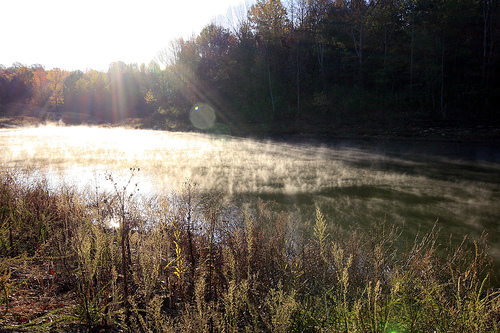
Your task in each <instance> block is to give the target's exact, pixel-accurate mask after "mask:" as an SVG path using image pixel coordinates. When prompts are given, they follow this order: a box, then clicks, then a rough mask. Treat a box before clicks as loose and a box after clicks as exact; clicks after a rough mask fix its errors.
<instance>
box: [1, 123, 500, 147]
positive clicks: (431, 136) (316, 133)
mask: <svg viewBox="0 0 500 333" xmlns="http://www.w3.org/2000/svg"><path fill="white" fill-rule="evenodd" d="M50 124H52V125H61V124H62V125H61V126H78V125H73V124H64V123H61V122H52V121H46V120H43V119H40V118H37V117H29V116H14V117H0V129H2V128H4V129H10V128H20V127H38V126H44V125H50ZM81 125H85V124H81ZM98 126H103V127H108V126H109V127H124V128H131V129H148V130H152V129H153V128H150V127H147V126H130V125H129V124H127V121H125V122H122V123H118V124H102V125H98ZM181 132H183V131H182V130H181ZM233 135H234V134H233ZM235 136H241V137H253V136H254V135H235ZM257 137H260V138H266V139H272V140H278V141H295V142H304V141H311V140H312V141H318V142H331V141H342V140H355V141H371V140H376V141H405V142H443V143H464V144H480V145H490V146H498V147H500V127H499V126H480V125H477V126H474V125H470V126H465V125H457V126H451V125H440V124H437V123H432V124H426V125H405V126H392V125H391V124H380V123H373V124H364V125H337V126H333V127H331V128H330V129H329V130H326V129H325V130H323V129H316V130H314V129H311V128H304V129H303V130H299V129H295V130H294V131H287V132H279V131H272V132H271V133H258V134H257Z"/></svg>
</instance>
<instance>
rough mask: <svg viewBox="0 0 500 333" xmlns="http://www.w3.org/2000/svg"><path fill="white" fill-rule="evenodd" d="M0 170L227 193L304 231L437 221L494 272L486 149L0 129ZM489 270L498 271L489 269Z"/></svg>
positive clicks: (497, 210)
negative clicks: (470, 241) (477, 241)
mask: <svg viewBox="0 0 500 333" xmlns="http://www.w3.org/2000/svg"><path fill="white" fill-rule="evenodd" d="M0 150H1V151H2V154H1V157H0V165H1V166H3V167H21V168H32V167H33V168H35V169H37V170H38V169H39V170H41V172H43V173H45V174H46V175H47V176H48V179H49V180H50V182H52V185H53V186H54V187H57V184H58V183H59V182H60V181H64V182H66V183H70V184H74V186H78V187H79V188H81V189H82V190H84V189H85V188H86V186H89V185H90V186H92V184H99V186H102V187H103V188H106V186H111V184H108V185H106V184H107V183H109V182H107V181H106V180H105V174H106V173H107V172H111V173H113V174H114V175H116V177H117V178H120V177H121V179H124V180H125V179H127V177H128V173H129V172H130V171H129V170H130V168H131V167H138V168H140V171H139V172H137V174H136V175H135V176H134V178H135V180H134V181H135V182H137V183H138V187H139V188H140V191H141V193H149V194H156V193H163V192H165V191H172V190H179V189H180V188H181V187H182V186H183V184H184V183H186V182H187V181H189V182H190V183H193V184H197V187H198V188H199V189H200V190H219V191H223V192H224V193H226V194H227V195H228V196H229V197H230V198H231V199H232V200H233V201H234V202H235V203H236V204H237V205H238V206H239V207H242V208H247V209H249V210H251V209H252V207H253V205H254V204H255V202H257V201H258V200H259V199H260V200H265V201H268V200H270V201H273V202H274V203H275V204H274V206H273V207H275V208H274V209H277V210H284V211H287V212H290V213H292V216H293V220H294V221H295V223H314V218H315V215H314V211H315V207H316V206H317V207H319V208H320V210H321V211H322V213H323V214H324V215H325V217H326V219H327V221H328V223H337V224H339V225H341V226H342V227H343V228H344V229H346V230H348V229H349V228H351V227H352V226H354V225H360V226H362V227H363V226H366V225H370V224H372V223H374V222H382V221H384V220H385V221H387V222H388V223H391V224H392V223H395V224H398V225H403V224H404V228H405V233H406V235H407V236H406V237H407V239H411V238H412V237H414V235H416V234H417V232H419V231H420V232H425V231H427V230H429V229H431V228H432V227H433V226H434V224H435V223H436V220H437V221H438V222H437V226H438V227H440V228H442V235H443V239H446V238H447V237H448V235H449V234H452V235H453V237H454V239H456V240H457V241H460V240H461V238H462V237H463V235H465V234H468V235H470V236H471V237H472V238H474V237H479V236H480V235H481V233H482V232H484V231H485V232H487V233H488V234H489V239H490V244H491V251H490V253H491V255H492V256H493V257H494V259H495V262H496V263H497V264H498V263H500V237H499V236H500V228H499V222H500V205H499V202H500V201H499V199H500V150H499V149H498V147H492V146H488V145H473V144H463V143H462V144H457V143H429V142H420V143H415V142H413V143H412V142H404V141H398V142H394V141H332V142H317V141H312V140H311V141H309V142H307V143H304V142H278V141H272V140H256V139H245V138H234V137H228V136H212V135H206V134H201V133H171V132H161V131H147V130H131V129H116V128H112V129H109V128H90V127H56V126H54V127H51V126H47V127H37V128H16V129H0ZM499 267H500V266H499Z"/></svg>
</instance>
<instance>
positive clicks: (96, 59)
mask: <svg viewBox="0 0 500 333" xmlns="http://www.w3.org/2000/svg"><path fill="white" fill-rule="evenodd" d="M244 2H245V1H244V0H141V1H123V0H84V1H69V0H43V1H42V0H6V1H2V3H1V4H0V13H1V15H0V16H1V19H0V32H1V34H2V40H1V41H0V65H4V66H6V67H10V66H11V65H12V64H13V63H14V62H20V63H21V64H23V65H27V66H30V65H32V64H41V65H43V66H44V67H45V69H46V70H49V69H52V68H54V67H59V68H61V69H65V70H75V69H80V70H82V71H85V70H86V69H95V70H100V71H107V69H108V67H109V64H110V63H112V62H114V61H123V62H125V63H127V64H129V63H137V64H139V65H140V64H141V63H145V64H146V65H147V64H149V62H150V61H151V60H154V59H155V58H156V57H157V55H158V52H159V51H161V50H164V49H165V48H168V47H169V45H170V41H171V40H173V39H176V38H179V37H183V38H187V37H190V36H192V35H193V34H194V35H197V34H198V33H199V32H200V31H201V29H203V27H205V26H206V25H207V24H209V23H211V22H212V21H214V19H215V18H217V17H220V16H221V15H222V16H223V17H226V16H227V13H228V12H230V11H228V10H229V9H230V8H232V7H240V8H241V4H243V3H244ZM239 11H241V9H240V10H238V12H239ZM237 14H238V16H240V15H241V14H240V13H237Z"/></svg>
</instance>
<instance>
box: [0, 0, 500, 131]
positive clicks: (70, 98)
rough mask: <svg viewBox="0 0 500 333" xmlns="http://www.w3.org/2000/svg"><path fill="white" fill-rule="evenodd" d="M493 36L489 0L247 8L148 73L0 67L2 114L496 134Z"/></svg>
mask: <svg viewBox="0 0 500 333" xmlns="http://www.w3.org/2000/svg"><path fill="white" fill-rule="evenodd" d="M499 41H500V22H499V2H498V1H495V0H446V1H445V0H289V1H288V2H286V3H284V2H281V1H280V0H258V1H257V2H256V3H255V4H253V5H252V6H251V7H250V8H249V10H248V12H247V13H246V16H245V17H244V18H241V19H240V20H239V21H238V22H237V23H234V24H232V25H231V26H230V27H229V26H228V25H227V24H226V26H224V25H221V24H216V23H212V24H209V25H207V26H206V27H205V28H204V29H202V31H200V32H199V34H198V35H193V36H192V37H191V38H187V39H183V38H179V39H177V40H175V41H173V42H172V43H171V45H170V48H168V51H165V52H163V53H162V54H161V56H158V57H157V60H156V61H152V62H151V63H149V64H140V65H138V64H125V63H123V62H119V61H118V62H114V63H112V64H110V66H109V70H108V71H107V72H100V71H95V70H87V71H85V72H83V71H80V70H76V71H71V72H68V71H65V70H62V69H58V68H54V69H51V70H46V69H44V67H43V66H42V65H39V64H36V65H31V66H26V65H22V64H20V63H15V64H13V65H12V66H11V67H5V66H0V115H3V116H12V115H19V114H23V115H31V116H37V117H42V118H47V119H49V120H59V119H62V121H63V122H64V123H67V124H77V123H86V124H102V123H121V122H124V121H125V120H126V119H135V122H137V123H140V124H141V126H144V127H147V128H157V129H167V130H190V129H194V127H193V125H192V124H191V123H190V121H189V112H190V110H191V109H192V108H193V106H194V105H196V104H197V103H204V105H205V104H206V105H209V106H210V107H211V108H212V109H213V110H215V113H216V119H217V120H216V123H215V124H214V126H212V128H211V129H208V130H212V131H221V132H223V133H232V134H252V133H254V132H257V131H259V132H263V133H266V134H278V135H279V134H294V133H299V132H312V133H324V134H328V133H333V130H334V128H335V127H336V126H338V125H343V124H347V125H349V124H360V125H361V126H370V127H373V126H374V125H375V124H379V125H380V124H394V125H397V126H405V125H407V124H418V123H430V124H434V123H439V124H446V125H449V126H455V125H457V124H468V125H474V126H477V125H481V126H484V125H487V126H489V125H497V124H498V123H499V122H500V115H499V113H498V112H497V110H498V108H497V105H498V104H499V102H500V100H499V99H500V76H499V58H500V52H499V51H500V50H499ZM375 126H376V125H375Z"/></svg>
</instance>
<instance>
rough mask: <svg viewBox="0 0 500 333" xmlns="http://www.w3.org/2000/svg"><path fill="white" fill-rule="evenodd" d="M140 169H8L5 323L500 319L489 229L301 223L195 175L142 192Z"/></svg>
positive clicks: (286, 326)
mask: <svg viewBox="0 0 500 333" xmlns="http://www.w3.org/2000/svg"><path fill="white" fill-rule="evenodd" d="M137 172H139V171H138V170H137V169H131V174H130V178H128V179H126V180H125V181H124V182H123V184H122V183H120V181H118V180H114V179H113V176H112V175H109V176H108V180H107V181H109V182H111V184H112V186H111V187H109V188H112V190H110V191H109V192H104V191H101V190H100V188H99V187H96V188H94V189H89V190H87V191H84V192H78V191H77V190H76V189H75V188H73V187H71V186H61V187H60V188H58V189H56V190H54V189H50V188H49V186H48V185H47V184H48V182H47V181H45V180H44V179H43V177H42V176H40V177H39V178H38V180H35V181H34V182H32V183H29V184H26V182H25V181H24V180H25V179H27V174H26V171H21V170H2V171H1V173H0V325H1V326H0V327H1V328H3V329H5V330H6V331H20V330H24V331H40V330H41V331H112V332H113V331H116V332H117V331H131V332H181V331H182V332H184V331H191V332H207V331H209V332H241V331H250V332H391V333H392V332H433V331H436V332H451V331H453V332H496V331H498V321H499V320H500V297H499V295H500V294H499V291H498V290H497V289H495V288H493V287H492V285H491V281H490V280H491V272H490V269H491V267H490V258H489V257H488V256H487V254H486V250H487V245H486V236H484V237H482V238H480V239H476V240H468V239H464V241H463V242H462V243H461V244H460V245H458V246H452V245H448V244H438V243H437V240H438V235H439V232H440V231H439V230H438V229H437V227H435V228H434V229H432V230H429V231H428V232H427V233H424V234H421V235H417V237H415V239H414V241H413V242H411V243H408V244H406V246H405V245H403V246H401V243H402V242H401V239H404V238H403V235H404V233H405V231H404V230H402V229H399V228H398V227H395V226H391V225H388V224H387V223H384V222H383V221H374V222H373V225H372V226H371V227H370V228H366V227H364V228H360V227H357V226H356V225H352V226H349V227H348V226H345V225H343V226H340V225H337V224H336V223H335V221H327V220H326V219H325V218H324V216H323V215H322V213H321V211H320V210H319V209H317V210H316V222H315V225H312V226H307V225H303V226H296V225H294V224H293V223H292V222H291V221H292V220H291V219H290V216H289V215H288V214H287V213H286V212H282V213H277V212H275V211H273V210H272V209H269V205H272V203H269V202H261V203H260V204H259V205H258V208H257V209H256V210H255V211H253V212H252V213H250V212H245V211H240V210H238V208H236V207H234V206H233V205H232V204H231V203H230V202H229V201H228V199H226V197H225V196H224V194H223V193H205V192H204V191H202V190H201V189H199V188H197V187H196V185H195V184H191V183H186V184H185V186H184V188H183V190H182V191H180V192H178V193H174V194H172V195H168V196H161V195H159V196H156V197H153V198H151V197H149V198H147V199H146V198H144V197H142V196H139V195H138V189H137V188H136V187H135V186H134V185H135V184H134V182H133V179H134V175H135V173H137ZM30 179H33V177H30ZM230 212H231V214H229V213H230ZM111 218H112V219H114V220H115V221H118V225H119V227H118V229H110V228H108V226H107V223H108V222H109V220H110V219H111ZM348 229H349V230H350V231H349V232H348V233H347V234H346V232H345V230H348ZM307 235H310V236H307ZM396 244H397V246H396ZM450 244H452V242H450Z"/></svg>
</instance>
